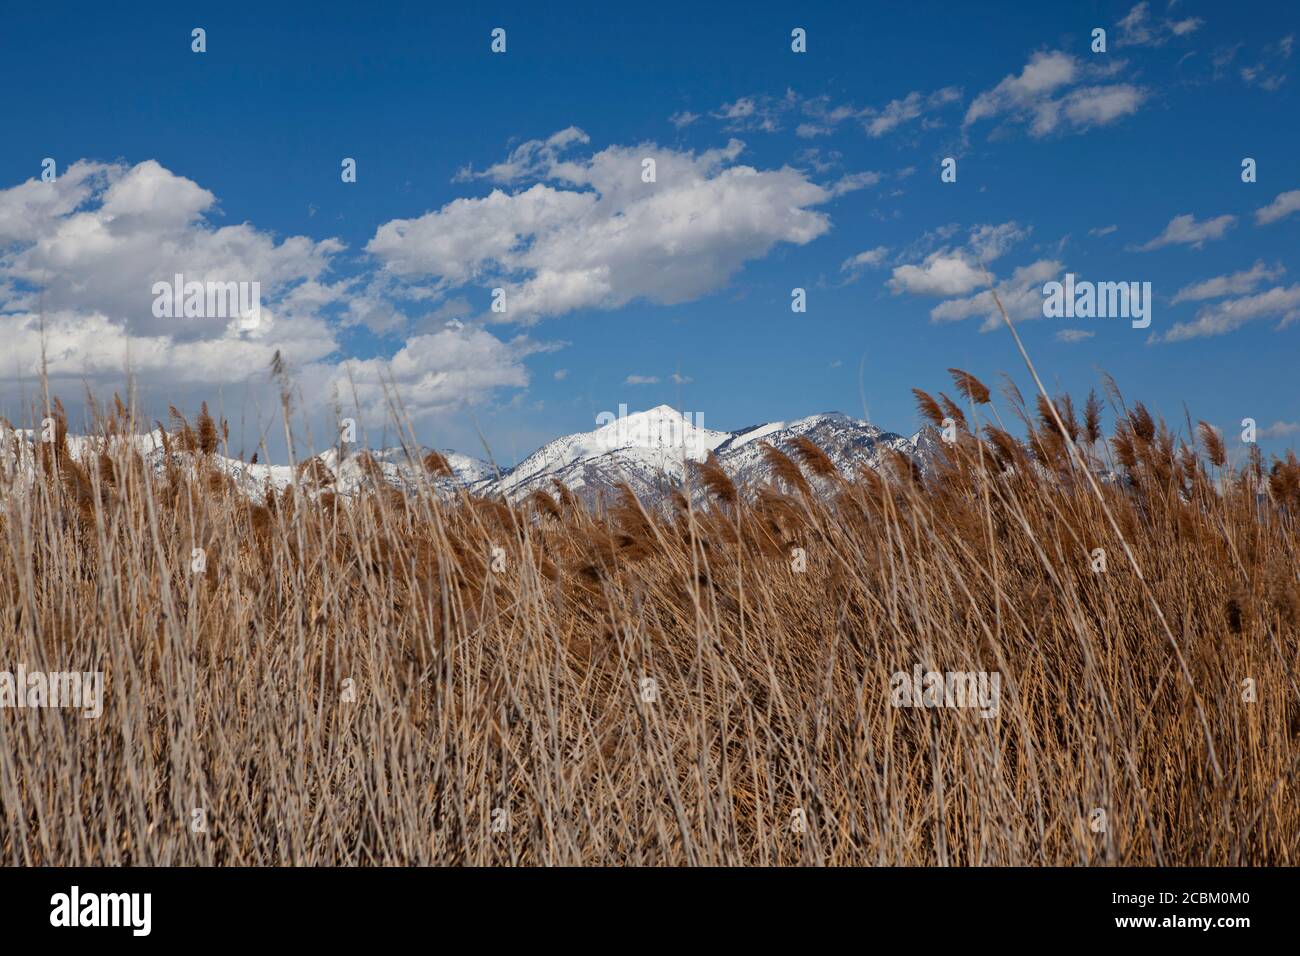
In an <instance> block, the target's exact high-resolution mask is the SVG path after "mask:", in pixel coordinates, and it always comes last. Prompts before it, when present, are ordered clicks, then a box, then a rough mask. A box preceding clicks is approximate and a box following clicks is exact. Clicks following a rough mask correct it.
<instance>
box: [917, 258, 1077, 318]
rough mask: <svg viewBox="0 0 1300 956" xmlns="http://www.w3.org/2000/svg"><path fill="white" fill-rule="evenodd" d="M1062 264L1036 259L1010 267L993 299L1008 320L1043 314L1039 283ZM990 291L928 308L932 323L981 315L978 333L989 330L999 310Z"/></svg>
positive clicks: (997, 316) (1058, 271) (1059, 268)
mask: <svg viewBox="0 0 1300 956" xmlns="http://www.w3.org/2000/svg"><path fill="white" fill-rule="evenodd" d="M1062 268H1063V266H1062V264H1061V263H1060V262H1057V261H1056V260H1054V259H1039V260H1038V261H1036V262H1033V263H1030V264H1029V265H1027V266H1020V267H1018V268H1016V269H1014V270H1013V271H1012V273H1011V276H1010V277H1009V278H1007V279H1004V280H1001V281H999V282H998V283H997V285H996V286H995V288H996V291H997V299H1000V300H1001V302H1002V307H1003V308H1005V309H1006V310H1007V314H1008V315H1010V316H1011V318H1012V319H1015V320H1018V321H1027V320H1030V319H1041V318H1042V317H1043V283H1044V282H1046V281H1047V280H1049V279H1053V278H1055V277H1057V276H1059V275H1060V274H1061V270H1062ZM993 292H994V290H992V289H985V290H984V291H982V292H979V293H977V294H975V295H973V296H969V297H967V298H960V299H950V300H948V301H947V302H940V303H939V304H938V305H936V306H935V307H934V308H933V309H931V310H930V318H931V319H933V320H934V321H936V322H958V321H961V320H963V319H971V318H983V319H984V322H983V323H982V324H981V325H980V331H981V332H989V331H992V330H993V329H996V328H997V327H998V326H999V325H1001V324H1002V312H1001V311H1000V310H999V309H998V304H997V300H995V299H994V295H993Z"/></svg>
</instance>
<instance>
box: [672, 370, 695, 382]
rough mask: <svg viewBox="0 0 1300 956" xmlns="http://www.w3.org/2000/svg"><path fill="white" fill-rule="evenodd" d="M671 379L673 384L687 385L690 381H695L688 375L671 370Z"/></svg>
mask: <svg viewBox="0 0 1300 956" xmlns="http://www.w3.org/2000/svg"><path fill="white" fill-rule="evenodd" d="M672 380H673V384H674V385H689V384H690V383H691V382H693V381H695V379H693V378H691V377H690V376H689V375H679V374H678V373H677V372H673V374H672Z"/></svg>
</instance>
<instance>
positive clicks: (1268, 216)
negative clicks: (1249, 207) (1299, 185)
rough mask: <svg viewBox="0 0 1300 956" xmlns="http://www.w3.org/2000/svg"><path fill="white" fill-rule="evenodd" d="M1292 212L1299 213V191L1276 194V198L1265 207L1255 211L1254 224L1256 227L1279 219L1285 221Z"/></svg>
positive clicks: (1293, 190)
mask: <svg viewBox="0 0 1300 956" xmlns="http://www.w3.org/2000/svg"><path fill="white" fill-rule="evenodd" d="M1293 212H1300V189H1292V190H1291V191H1290V192H1285V193H1278V195H1277V198H1275V199H1274V200H1273V201H1272V202H1271V203H1269V204H1268V205H1267V206H1264V207H1262V208H1260V209H1256V210H1255V222H1256V223H1257V224H1258V225H1261V226H1267V225H1269V224H1270V223H1274V222H1277V221H1278V220H1279V219H1285V218H1286V217H1287V216H1289V215H1291V213H1293Z"/></svg>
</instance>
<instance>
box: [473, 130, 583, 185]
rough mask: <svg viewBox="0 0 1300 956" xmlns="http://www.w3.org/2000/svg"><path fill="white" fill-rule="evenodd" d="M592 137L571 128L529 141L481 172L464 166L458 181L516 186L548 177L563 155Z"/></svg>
mask: <svg viewBox="0 0 1300 956" xmlns="http://www.w3.org/2000/svg"><path fill="white" fill-rule="evenodd" d="M590 141H591V140H590V138H589V137H588V136H587V134H586V133H584V132H583V131H582V130H580V129H578V127H576V126H570V127H568V128H567V129H562V130H560V131H559V132H556V133H552V134H551V135H550V136H548V137H547V138H546V139H530V140H528V141H527V142H524V143H521V144H520V145H518V146H516V147H515V148H514V149H513V150H511V151H510V155H509V156H507V157H506V158H505V159H504V160H503V161H501V162H499V163H493V164H492V165H491V166H489V167H488V168H487V169H485V170H483V171H482V172H475V171H474V168H473V166H463V167H461V169H460V170H459V172H457V173H456V177H455V180H454V181H455V182H468V181H469V180H473V179H490V180H491V181H492V182H494V183H505V184H508V183H517V182H519V181H520V180H524V179H536V178H539V177H541V176H542V175H544V174H545V172H546V170H548V169H550V168H551V167H552V166H554V165H555V163H556V162H557V161H558V159H559V156H560V154H561V153H562V152H564V151H565V150H566V149H568V148H569V147H570V146H574V145H584V146H585V145H586V144H587V143H588V142H590Z"/></svg>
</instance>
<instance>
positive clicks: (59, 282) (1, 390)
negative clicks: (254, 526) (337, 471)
mask: <svg viewBox="0 0 1300 956" xmlns="http://www.w3.org/2000/svg"><path fill="white" fill-rule="evenodd" d="M216 206H217V200H216V197H215V196H214V195H213V193H212V192H210V191H209V190H207V189H204V188H203V187H202V186H200V185H199V184H197V183H195V182H194V181H193V180H190V179H188V178H186V177H184V176H181V175H178V174H176V173H174V172H172V171H170V170H168V169H166V168H165V167H163V166H162V165H161V164H159V163H158V162H156V161H153V160H147V161H145V162H141V163H138V164H136V165H134V166H130V165H126V164H121V163H113V164H103V163H91V162H85V161H82V162H78V163H74V164H73V165H72V166H70V167H69V168H68V169H66V170H65V171H64V172H63V174H62V175H60V176H59V177H58V179H57V180H56V181H55V182H53V183H44V182H37V181H34V180H33V181H28V182H25V183H21V184H19V185H17V186H14V187H12V188H9V189H0V317H2V318H3V320H4V322H5V327H6V331H7V337H6V346H7V347H6V351H5V354H4V356H3V357H0V367H2V368H3V372H0V383H2V384H0V400H5V401H12V400H13V399H14V397H15V394H16V393H17V392H19V391H21V390H23V389H24V388H25V389H27V390H28V391H29V392H30V384H31V382H32V380H33V378H34V377H35V376H36V375H38V374H39V371H40V369H41V367H42V363H44V364H45V367H46V369H47V371H48V374H49V376H50V380H51V385H52V388H53V390H54V391H55V392H56V393H58V392H62V393H63V394H64V395H65V397H66V396H68V395H71V396H72V397H74V398H75V397H77V396H78V395H79V394H80V393H81V390H82V385H83V383H85V384H87V385H89V386H90V387H91V389H92V390H96V389H98V388H100V387H104V388H110V389H120V388H121V387H122V385H123V383H124V380H125V377H126V373H127V372H128V370H129V371H130V372H131V373H133V374H135V375H136V376H137V378H138V381H139V382H140V383H141V387H142V388H143V389H145V390H146V391H148V392H149V393H150V394H152V395H155V396H157V397H158V399H159V400H160V401H162V402H176V403H177V404H181V405H183V404H185V403H186V402H190V401H193V402H195V403H196V402H197V400H200V399H215V398H216V396H217V394H221V395H224V396H226V398H227V399H228V400H230V401H240V400H242V399H248V398H250V397H251V398H254V399H256V398H257V396H259V395H260V396H262V397H265V395H264V393H265V392H266V391H267V390H269V389H270V388H271V387H272V386H271V385H270V383H269V382H268V379H267V375H266V370H267V368H268V367H269V365H270V363H271V359H272V357H273V356H274V355H275V354H276V353H279V354H280V355H281V358H282V360H283V361H284V362H285V363H286V364H287V365H288V367H289V368H291V369H292V370H293V372H294V374H295V377H296V383H297V385H298V387H299V389H300V390H301V394H302V397H303V398H304V399H305V400H306V402H307V403H308V404H309V405H310V406H311V407H313V408H315V409H317V410H318V411H323V410H324V409H326V408H327V406H328V405H329V403H330V395H331V393H332V391H333V389H334V387H335V386H336V385H337V384H338V383H339V381H340V379H341V376H342V372H341V368H340V364H339V353H340V351H341V346H340V342H339V339H338V337H337V334H336V333H337V329H338V326H339V324H340V323H343V322H346V321H347V316H348V315H349V314H351V313H350V312H349V310H348V309H347V304H346V301H345V300H347V299H348V298H350V297H351V296H350V293H351V292H352V291H353V290H354V283H353V281H350V280H342V279H334V278H333V272H332V270H333V268H334V264H335V260H336V259H337V257H338V256H339V254H340V253H341V252H342V251H343V248H344V247H343V244H342V243H341V242H339V241H338V240H337V239H323V240H314V239H310V238H308V237H305V236H290V237H288V238H283V239H277V238H276V237H275V236H273V235H272V234H271V233H270V232H267V231H265V230H262V229H259V228H257V227H256V226H254V225H252V224H251V223H240V224H237V225H228V226H219V227H218V226H216V225H214V224H213V223H212V222H211V221H210V218H211V216H212V215H213V212H214V210H215V209H216ZM178 274H179V275H181V276H183V281H184V283H186V284H188V283H191V282H197V283H203V284H205V285H206V284H207V283H222V284H225V283H249V285H250V287H251V284H252V283H258V286H259V291H260V295H259V297H260V300H261V321H260V322H259V323H257V325H256V326H255V327H253V328H242V327H241V322H240V319H239V317H238V316H232V315H223V316H220V317H217V316H212V317H197V316H193V317H188V318H183V317H177V318H172V317H167V316H165V315H162V316H160V315H155V309H154V305H155V299H156V298H157V296H158V293H157V290H156V286H157V285H158V284H159V283H171V284H173V285H175V276H176V275H178ZM362 299H363V300H364V299H365V297H364V295H363V296H362ZM354 306H355V303H354ZM361 307H362V308H363V309H364V308H373V309H375V310H376V312H382V311H383V309H384V303H383V302H381V301H379V300H374V301H369V302H368V303H367V304H365V305H363V306H361ZM205 311H206V309H205ZM536 347H537V346H536V345H529V344H527V343H526V342H524V341H521V342H516V343H513V344H511V343H503V342H500V341H499V340H497V339H495V338H493V337H492V336H491V335H489V334H488V333H486V332H483V331H475V330H472V329H466V328H447V329H444V330H443V331H441V332H438V333H435V334H434V335H432V336H428V337H426V338H424V339H422V340H412V341H411V342H409V343H407V344H406V346H405V347H404V348H403V349H402V350H400V351H399V352H398V353H397V355H396V356H395V357H394V363H395V364H394V365H393V369H394V372H395V375H396V378H397V380H398V381H400V382H404V383H409V384H411V385H412V386H413V390H412V394H411V395H410V396H408V397H409V398H410V401H409V403H408V411H410V412H411V413H412V415H413V417H419V416H420V415H423V414H427V413H431V412H433V411H436V410H437V409H438V408H442V407H445V406H447V405H448V403H449V401H450V399H449V398H448V395H449V394H450V392H449V391H445V390H444V391H440V389H450V390H452V391H455V390H459V392H460V394H462V395H465V396H469V397H470V398H476V397H482V396H484V395H486V394H487V392H488V391H489V390H490V389H491V388H493V387H496V386H518V385H520V384H522V383H524V382H525V381H526V379H525V378H524V377H523V375H522V366H521V365H520V362H519V359H520V357H521V356H522V355H523V354H527V350H528V349H530V348H536ZM380 364H382V363H380V362H379V360H375V359H372V360H368V361H367V362H361V363H357V364H355V365H354V370H355V371H356V372H357V374H358V375H359V376H360V378H359V382H360V384H361V386H362V389H361V391H362V393H363V394H364V395H365V397H366V398H367V400H369V399H373V398H375V397H376V394H377V393H375V391H374V388H373V386H374V384H375V383H376V382H377V380H378V372H377V369H378V367H379V365H380ZM417 369H418V370H419V374H417ZM440 376H441V377H440ZM442 383H446V384H445V385H444V384H442ZM476 383H478V384H476Z"/></svg>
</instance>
